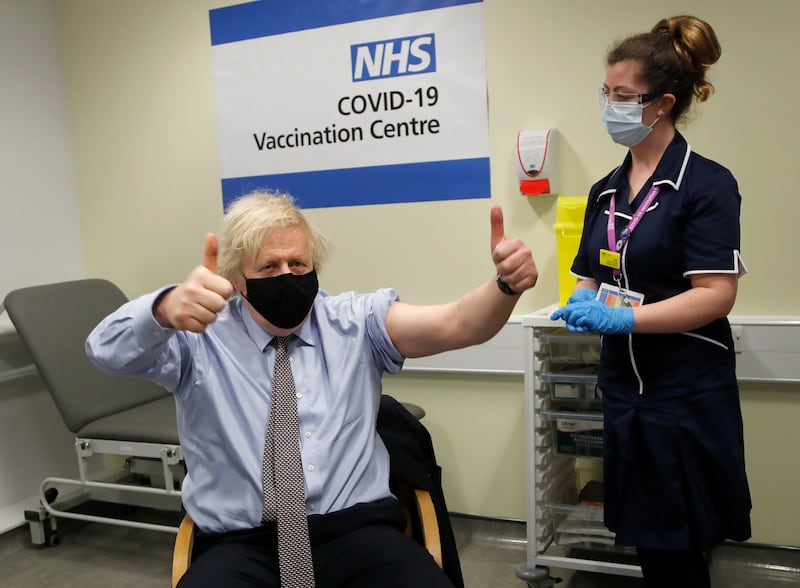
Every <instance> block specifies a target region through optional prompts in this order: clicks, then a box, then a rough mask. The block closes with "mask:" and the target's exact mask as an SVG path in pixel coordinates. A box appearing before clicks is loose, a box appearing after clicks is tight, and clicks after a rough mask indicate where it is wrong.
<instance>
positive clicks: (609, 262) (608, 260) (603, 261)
mask: <svg viewBox="0 0 800 588" xmlns="http://www.w3.org/2000/svg"><path fill="white" fill-rule="evenodd" d="M619 263H620V255H619V253H617V252H616V251H610V250H608V249H601V250H600V265H603V266H605V267H610V268H612V269H619Z"/></svg>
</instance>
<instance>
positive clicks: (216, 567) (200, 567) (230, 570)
mask: <svg viewBox="0 0 800 588" xmlns="http://www.w3.org/2000/svg"><path fill="white" fill-rule="evenodd" d="M308 525H309V529H308V531H309V537H310V539H311V553H312V556H313V559H314V576H315V578H316V586H317V588H418V587H420V586H425V587H426V588H452V586H453V585H452V583H451V582H450V580H449V579H448V578H447V576H446V575H445V573H444V572H443V571H442V570H441V568H439V566H438V565H436V562H435V561H434V560H433V558H432V557H431V556H430V554H429V553H428V552H427V551H426V550H425V548H424V547H422V546H420V545H419V544H418V543H416V542H415V541H414V540H413V539H411V538H409V537H407V536H406V535H404V534H403V528H404V527H405V518H404V516H403V513H402V510H401V509H400V506H399V504H398V503H397V501H396V500H394V499H386V500H381V501H378V502H375V503H370V504H358V505H356V506H354V507H352V508H348V509H345V510H343V511H339V512H335V513H330V514H326V515H313V516H310V517H308ZM277 547H278V545H277V533H276V530H275V524H274V523H267V524H265V525H263V526H261V527H258V528H256V529H248V530H244V531H232V532H229V533H218V534H199V535H198V536H197V538H196V539H195V547H194V552H193V553H194V557H193V560H192V564H191V565H190V566H189V570H188V571H187V572H186V574H185V575H184V577H183V578H182V579H181V581H180V583H179V584H178V586H179V588H219V587H220V586H225V588H240V587H241V588H245V587H259V588H279V586H280V579H279V572H278V555H277Z"/></svg>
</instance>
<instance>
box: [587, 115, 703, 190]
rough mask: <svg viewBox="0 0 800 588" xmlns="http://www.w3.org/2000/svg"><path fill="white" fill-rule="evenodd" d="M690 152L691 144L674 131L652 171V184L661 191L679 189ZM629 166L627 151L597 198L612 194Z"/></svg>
mask: <svg viewBox="0 0 800 588" xmlns="http://www.w3.org/2000/svg"><path fill="white" fill-rule="evenodd" d="M691 153H692V147H691V145H689V144H688V143H687V142H686V139H684V137H683V135H681V134H680V133H679V132H678V131H675V136H674V137H673V138H672V141H670V144H669V145H667V149H666V150H665V151H664V155H662V156H661V160H660V161H659V162H658V165H657V166H656V169H655V171H654V172H653V178H654V180H653V185H654V186H659V187H660V188H661V191H662V192H663V191H664V190H665V189H667V188H672V189H673V190H680V187H681V183H682V182H683V179H684V176H685V174H686V166H687V165H688V163H689V155H690V154H691ZM630 167H631V152H630V151H628V154H627V155H626V156H625V161H623V162H622V165H620V166H619V167H618V168H617V169H615V170H614V171H613V172H612V174H611V177H609V179H608V181H607V182H606V186H605V188H604V189H603V190H602V191H601V192H600V194H598V195H597V200H600V199H602V198H603V197H605V196H608V195H610V194H614V193H615V192H616V191H617V189H618V188H619V184H620V182H622V180H623V179H624V178H625V176H626V175H627V173H628V170H629V169H630Z"/></svg>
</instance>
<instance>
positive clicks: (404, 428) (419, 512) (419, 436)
mask: <svg viewBox="0 0 800 588" xmlns="http://www.w3.org/2000/svg"><path fill="white" fill-rule="evenodd" d="M409 408H411V410H409ZM414 409H418V407H414V406H413V405H403V404H402V403H400V402H398V401H397V400H395V399H394V398H392V397H391V396H389V395H387V394H384V395H383V396H382V397H381V403H380V409H379V410H378V422H377V431H378V434H379V435H380V436H381V439H383V442H384V444H385V445H386V449H387V450H388V451H389V462H390V466H389V467H390V471H389V486H390V488H391V490H392V493H393V494H394V495H395V496H396V497H397V499H398V500H399V501H400V505H401V506H402V508H403V512H404V514H405V517H406V529H405V533H406V535H408V536H410V537H412V538H413V539H414V540H415V541H417V543H419V544H420V545H422V546H423V547H425V548H426V549H427V550H428V552H429V553H430V554H431V556H432V557H433V559H434V560H435V561H436V563H437V564H438V565H439V567H441V568H442V569H443V570H444V572H445V574H446V575H447V576H448V577H449V578H450V580H451V581H452V582H453V585H454V586H456V588H463V586H464V579H463V577H462V574H461V563H460V561H459V557H458V551H457V546H456V542H455V536H454V534H453V528H452V526H451V525H450V515H449V512H448V509H447V504H446V503H445V498H444V493H443V491H442V484H441V468H440V467H439V465H438V464H437V463H436V456H435V455H434V450H433V443H432V442H431V436H430V433H429V432H428V430H427V429H426V428H425V426H424V425H423V424H422V423H421V422H420V417H421V414H424V412H422V411H420V412H421V414H420V412H416V414H415V412H412V410H414ZM194 536H195V529H194V522H193V521H192V520H191V518H190V517H189V516H188V515H186V516H185V517H184V519H183V522H182V523H181V525H180V528H179V530H178V536H177V538H176V540H175V548H174V551H173V560H172V586H176V585H177V584H178V581H179V580H180V579H181V577H182V576H183V574H184V573H185V572H186V570H187V569H188V568H189V564H190V563H191V559H192V547H193V544H194Z"/></svg>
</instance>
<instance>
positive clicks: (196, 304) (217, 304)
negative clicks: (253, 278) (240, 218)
mask: <svg viewBox="0 0 800 588" xmlns="http://www.w3.org/2000/svg"><path fill="white" fill-rule="evenodd" d="M218 251H219V241H218V240H217V236H216V235H214V234H213V233H209V234H207V235H206V243H205V252H204V254H203V263H202V265H198V266H197V267H196V268H194V270H192V273H190V274H189V276H188V277H187V278H186V279H185V280H184V281H183V283H182V284H180V285H179V286H177V287H175V288H173V289H172V290H170V291H169V292H167V294H166V295H164V296H163V297H162V298H161V299H160V300H158V301H157V302H156V304H155V307H154V308H153V316H155V318H156V320H157V321H158V323H159V324H160V325H161V326H162V327H171V328H175V329H179V330H182V331H192V332H194V333H202V332H203V331H204V330H205V329H206V327H207V326H208V325H210V324H211V323H213V322H214V321H215V320H216V319H217V314H218V313H219V312H220V311H221V310H222V309H223V308H225V301H226V300H227V299H228V298H230V297H231V296H232V295H233V285H232V284H231V283H230V282H229V281H228V280H226V279H225V278H223V277H222V276H220V275H219V274H217V253H218Z"/></svg>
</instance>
